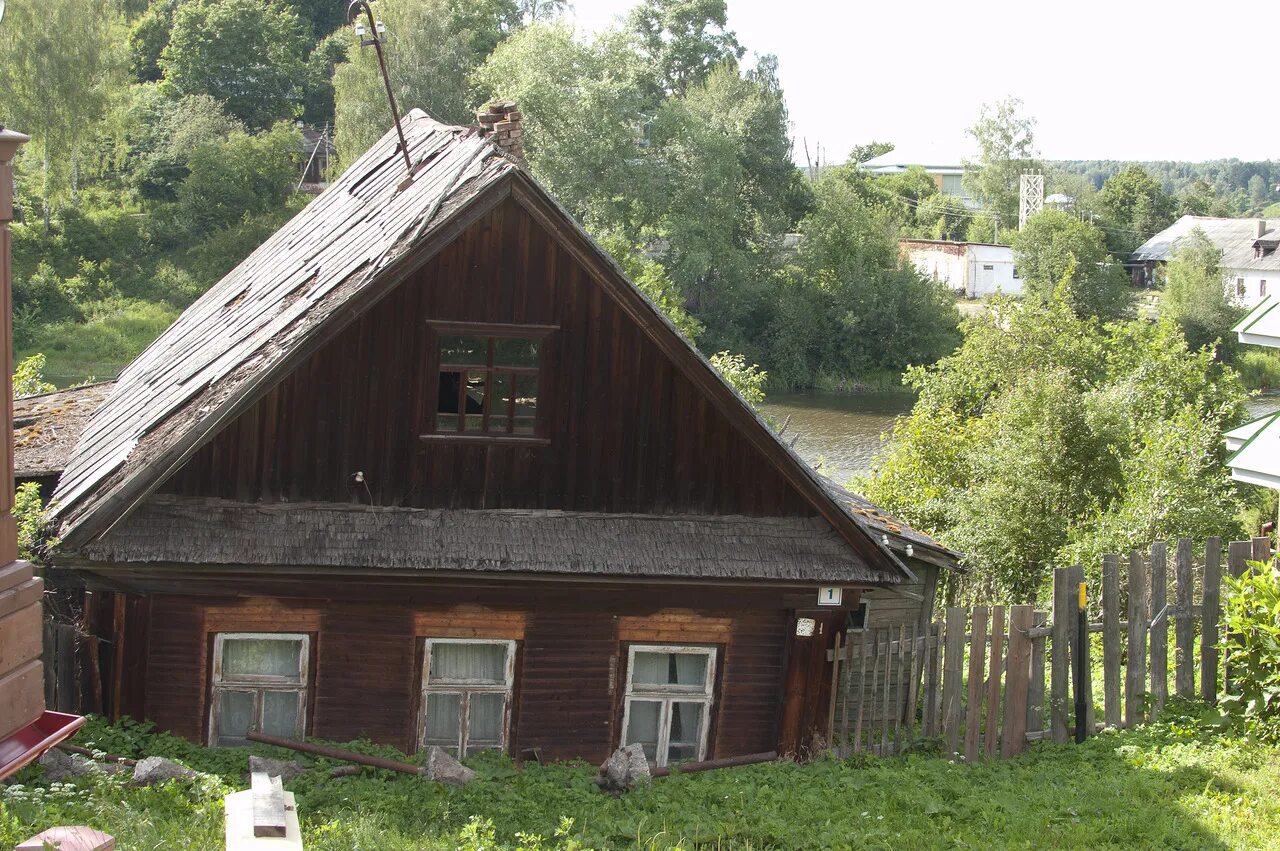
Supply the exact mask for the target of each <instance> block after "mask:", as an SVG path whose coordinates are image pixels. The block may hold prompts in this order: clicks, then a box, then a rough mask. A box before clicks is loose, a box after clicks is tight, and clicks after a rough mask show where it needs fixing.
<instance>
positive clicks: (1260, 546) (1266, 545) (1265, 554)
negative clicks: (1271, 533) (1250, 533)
mask: <svg viewBox="0 0 1280 851" xmlns="http://www.w3.org/2000/svg"><path fill="white" fill-rule="evenodd" d="M1250 544H1251V545H1252V550H1253V554H1252V555H1251V556H1250V558H1252V559H1253V560H1254V561H1270V560H1271V539H1270V538H1267V537H1261V538H1254V539H1253V540H1252V541H1250Z"/></svg>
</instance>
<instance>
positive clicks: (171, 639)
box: [122, 587, 790, 762]
mask: <svg viewBox="0 0 1280 851" xmlns="http://www.w3.org/2000/svg"><path fill="white" fill-rule="evenodd" d="M496 590H497V593H494V594H491V595H490V596H492V597H494V598H495V599H494V602H493V605H492V606H491V607H489V608H488V609H487V611H486V612H479V611H478V610H477V607H476V606H475V605H474V603H471V602H469V601H470V600H474V599H475V595H476V594H477V593H478V592H477V590H476V589H472V590H470V591H467V590H464V589H460V588H442V587H436V588H434V589H431V590H430V591H427V589H420V590H418V591H417V592H413V591H408V592H403V593H401V595H400V598H401V600H400V602H399V603H391V602H389V601H387V600H383V599H375V598H374V597H373V596H370V595H367V594H365V595H362V594H360V593H358V592H354V591H349V592H348V593H346V594H336V595H335V596H334V597H331V598H326V599H307V598H301V597H297V598H273V597H269V596H261V595H257V596H254V597H247V598H239V599H237V598H227V597H221V596H214V597H191V596H176V595H169V594H152V595H150V596H149V597H147V598H137V599H141V600H145V601H147V602H148V609H149V611H148V613H147V618H146V621H147V623H148V625H149V628H148V629H147V631H146V635H145V637H144V638H145V640H137V641H131V642H130V644H129V646H127V647H125V648H123V650H122V653H123V658H124V659H125V660H126V662H127V663H134V662H135V661H140V662H142V663H143V664H144V665H145V667H146V670H147V674H148V677H147V683H146V688H145V713H144V714H145V717H146V718H147V719H148V720H151V721H154V722H155V723H156V724H157V726H158V727H160V728H161V729H164V730H168V731H170V732H173V733H176V734H178V735H181V736H185V737H187V738H190V739H192V740H195V741H201V742H203V741H204V740H205V737H206V735H207V725H208V717H209V686H210V670H209V665H210V655H209V654H210V648H211V646H212V640H213V636H214V634H216V633H218V632H241V631H244V632H248V631H264V632H305V633H308V634H309V635H311V637H312V648H313V651H312V660H311V664H312V678H311V683H312V685H311V693H310V697H309V709H308V724H307V727H308V729H307V732H308V734H309V735H311V736H315V737H318V738H324V739H333V740H337V741H346V740H351V739H355V738H369V739H372V740H373V741H376V742H379V743H382V744H389V745H393V746H395V747H397V748H400V749H403V750H412V749H413V748H414V746H415V744H416V739H417V733H418V724H419V712H420V693H421V686H422V680H421V675H422V664H423V658H422V647H423V641H424V639H426V638H433V637H436V638H438V637H443V636H445V635H447V634H450V633H452V634H453V635H454V636H457V635H458V632H457V624H456V623H455V622H457V621H465V622H466V624H467V625H466V627H465V629H466V635H465V636H463V637H476V638H507V637H514V638H516V640H517V657H516V678H515V683H514V690H513V712H512V718H511V728H510V730H511V736H510V745H509V750H510V752H511V753H512V754H513V755H515V754H517V753H518V752H519V751H520V750H523V749H527V748H537V749H538V750H539V751H540V752H541V755H542V757H543V758H544V759H574V758H583V759H587V760H591V761H596V762H598V761H601V760H603V759H604V758H605V757H607V756H608V754H609V753H610V752H611V750H612V749H613V748H614V747H616V746H617V744H618V742H619V739H620V736H621V730H620V729H619V725H620V723H621V718H622V710H623V702H624V692H625V679H624V677H625V664H626V648H627V645H628V644H629V643H645V644H651V643H678V644H689V643H695V644H708V645H711V646H714V647H716V648H717V650H718V651H719V660H720V661H719V663H718V665H717V667H718V669H719V673H718V677H717V679H718V683H717V691H716V697H715V705H714V710H713V713H712V722H711V723H712V726H711V738H710V739H709V740H708V742H709V750H710V754H709V755H710V756H712V757H718V756H733V755H737V754H742V753H756V752H759V751H763V750H769V749H770V748H773V747H774V746H775V744H776V742H777V735H778V703H779V696H780V694H781V689H782V679H783V668H784V655H785V650H784V647H785V644H786V634H787V626H788V624H789V623H790V621H789V620H788V617H789V616H788V613H787V611H786V610H784V609H782V608H765V609H763V610H753V609H750V608H743V607H740V605H733V607H731V608H724V607H715V608H695V609H680V610H673V609H671V608H670V607H669V604H670V603H671V602H673V601H674V599H673V597H672V596H671V595H670V594H669V593H667V594H657V593H655V592H644V591H641V592H638V593H632V594H631V595H619V594H618V593H617V592H616V591H615V590H612V589H608V590H606V589H600V590H599V591H579V592H576V593H575V594H573V595H564V594H533V595H525V597H526V599H525V601H524V602H520V601H518V600H517V597H519V596H521V595H518V594H513V593H503V592H502V589H496ZM686 596H687V597H691V598H692V599H690V600H686V602H695V603H702V604H705V603H706V602H707V600H706V597H707V594H706V592H694V593H693V594H690V595H686ZM628 597H629V598H630V599H628ZM760 602H763V598H761V600H760ZM780 603H781V600H778V604H780ZM670 612H677V614H668V613H670ZM482 615H487V622H488V623H489V624H490V625H491V628H488V629H486V628H485V623H486V619H483V618H482ZM264 618H269V619H270V620H269V622H267V621H266V620H264ZM646 620H650V624H649V626H648V627H647V628H646V626H645V621H646ZM677 622H678V624H679V630H680V634H679V635H675V634H673V633H672V629H673V628H675V626H674V625H675V624H676V623H677ZM513 630H516V631H513ZM694 639H711V640H694Z"/></svg>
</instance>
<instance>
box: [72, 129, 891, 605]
mask: <svg viewBox="0 0 1280 851" xmlns="http://www.w3.org/2000/svg"><path fill="white" fill-rule="evenodd" d="M402 123H403V125H404V132H405V136H406V138H407V140H408V145H409V152H410V158H411V160H412V161H413V162H414V163H415V166H414V170H413V174H414V177H413V180H412V181H405V180H404V165H403V159H402V158H401V156H400V155H399V153H398V147H397V141H396V135H395V133H394V132H389V133H388V134H387V135H386V136H384V137H383V138H382V139H381V140H380V141H379V142H377V143H376V144H375V145H374V146H373V147H371V148H370V149H369V151H368V152H366V153H365V155H364V156H362V157H360V158H359V159H358V160H357V161H356V162H355V163H354V164H353V165H352V166H351V167H350V168H349V169H348V170H347V172H346V173H345V174H343V175H342V177H341V178H339V179H338V180H337V181H335V182H334V183H332V184H331V185H330V186H329V188H328V189H327V190H326V191H325V192H324V193H323V194H321V195H320V196H318V197H317V198H316V199H315V200H314V201H312V202H311V204H309V205H308V206H307V207H306V208H305V209H304V210H303V211H302V212H301V213H299V214H298V215H297V216H296V217H295V218H294V219H293V220H292V221H290V222H289V223H288V224H286V225H285V226H284V227H283V228H282V229H281V230H280V231H278V232H277V233H276V234H275V235H273V236H272V237H271V238H270V239H268V240H267V241H266V242H264V243H263V244H262V246H261V247H259V248H258V249H257V250H256V251H255V252H253V254H251V255H250V256H249V257H248V258H247V259H246V260H245V261H244V262H243V263H241V264H240V265H239V266H238V267H236V268H235V269H234V270H232V271H231V272H230V273H229V274H228V275H227V276H226V277H225V278H223V279H222V281H220V282H219V283H218V284H216V285H215V286H214V287H213V288H212V289H211V290H209V291H208V292H207V293H206V294H205V295H204V296H202V297H201V298H200V299H199V300H197V301H196V302H195V304H193V305H192V306H191V307H190V308H188V309H187V311H186V312H184V313H183V315H182V316H181V317H179V318H178V320H177V321H176V322H175V323H174V324H173V325H172V326H171V327H170V328H169V329H168V330H167V331H165V332H164V333H163V334H162V335H161V336H160V337H159V338H158V339H157V340H156V341H155V342H154V343H153V344H152V345H151V346H150V347H148V348H147V350H146V351H144V352H143V353H142V355H140V356H139V357H138V359H137V360H136V361H134V363H132V364H130V365H129V366H128V367H127V368H126V369H125V370H124V371H123V372H122V373H121V375H120V377H119V379H118V380H117V383H116V386H115V388H114V390H113V391H112V393H111V395H110V397H109V398H108V399H107V401H106V403H104V404H103V405H102V406H101V407H100V408H99V409H98V410H97V411H96V412H95V414H94V415H93V418H92V420H91V421H90V423H89V425H88V427H87V428H86V429H85V431H84V433H83V435H82V436H81V438H80V441H79V443H78V444H77V446H76V449H75V452H74V453H73V455H72V457H71V459H70V462H69V463H68V465H67V467H66V469H65V471H64V472H63V475H62V479H61V481H60V484H59V486H58V489H57V491H56V492H55V495H54V505H53V508H52V510H53V512H54V518H55V519H56V521H57V522H58V524H59V533H60V535H61V539H62V544H61V548H62V550H63V552H64V553H67V554H71V553H74V552H76V551H80V552H81V553H84V552H86V544H88V543H89V542H90V541H92V540H93V539H97V538H101V537H102V536H103V535H104V534H107V533H108V532H109V531H110V530H111V529H113V528H114V527H115V526H116V524H118V523H119V522H120V521H121V519H122V518H124V517H125V516H127V515H128V514H129V513H130V512H132V511H134V509H136V508H138V507H139V506H140V505H142V503H143V501H144V500H146V499H147V498H148V496H149V495H150V494H152V493H153V492H154V490H155V489H156V488H157V487H158V486H159V485H160V484H161V483H162V482H163V481H164V480H165V479H166V478H168V476H169V475H171V474H172V473H173V472H174V471H176V470H177V469H178V468H179V467H180V466H181V465H182V464H183V463H184V462H185V461H186V460H187V459H188V458H189V457H190V456H191V454H192V453H194V452H195V451H196V450H197V449H198V448H199V447H200V446H202V445H204V443H206V442H207V441H208V440H209V439H210V438H212V436H213V435H214V434H216V433H217V432H218V431H219V430H220V429H221V428H222V427H223V426H224V425H225V424H227V423H228V422H230V421H231V419H233V418H234V417H235V416H237V415H239V414H240V413H241V412H243V411H244V410H246V409H247V408H248V407H249V406H250V405H251V404H253V403H254V402H255V401H257V399H259V398H261V397H262V395H263V394H265V393H266V392H267V391H269V390H270V389H271V388H272V387H273V386H275V385H276V384H277V383H278V382H279V381H280V380H281V379H282V378H284V377H285V376H286V375H288V374H289V373H290V372H291V371H292V370H293V369H294V368H295V367H296V366H297V365H298V364H299V363H300V362H301V361H302V360H303V359H304V358H305V357H307V356H309V355H310V354H311V353H312V352H314V351H316V350H317V349H318V348H319V347H320V346H321V345H323V344H324V343H325V342H326V341H327V340H329V339H332V338H333V336H334V335H335V334H337V333H338V332H339V331H340V330H341V329H342V328H344V327H345V326H347V325H348V324H349V323H350V322H351V321H353V320H354V319H355V318H356V317H358V316H360V315H361V314H362V313H363V312H364V311H366V310H367V309H368V308H369V307H371V306H372V305H373V304H374V303H376V301H377V300H378V299H379V298H380V297H381V296H382V295H385V294H386V293H388V292H390V291H391V290H392V289H394V287H395V286H396V285H398V284H399V283H400V282H401V281H403V280H404V279H405V278H406V277H407V276H408V275H409V274H411V273H412V272H413V271H414V270H415V269H417V268H418V267H419V266H420V265H421V264H422V263H424V262H426V260H427V259H429V258H430V257H431V256H433V255H434V254H435V253H436V252H438V251H439V250H440V249H441V248H443V247H444V246H445V245H448V244H449V243H450V242H452V241H453V240H454V239H455V238H456V237H457V236H458V234H460V233H461V232H462V231H463V230H465V229H466V228H467V227H468V226H469V225H471V224H472V223H473V222H475V221H476V220H478V219H479V218H480V217H481V216H483V215H484V214H485V213H486V212H488V211H489V210H491V209H493V208H494V207H495V206H496V205H497V204H499V203H501V202H503V201H505V200H506V199H507V198H511V199H514V200H515V201H516V202H517V203H519V204H521V205H522V206H523V207H524V208H525V209H526V210H527V211H528V212H529V213H530V214H531V215H532V216H533V217H534V219H535V220H537V221H539V222H541V223H542V224H543V225H544V226H545V227H546V228H547V229H548V232H550V233H553V234H554V235H555V237H556V238H557V239H558V240H559V241H560V242H561V245H562V246H564V247H565V248H566V249H567V250H568V251H569V252H570V253H571V254H573V256H574V257H575V258H576V259H578V260H579V261H580V262H582V263H583V264H584V265H585V266H586V268H587V269H588V270H589V271H591V272H592V273H593V276H594V277H596V278H597V279H598V281H599V283H600V285H601V286H602V287H603V288H605V290H606V291H607V292H608V293H609V294H610V295H611V296H612V297H613V298H615V299H617V301H618V303H619V305H620V306H621V307H622V308H623V310H624V311H625V312H626V313H627V314H628V315H629V316H630V317H631V318H632V319H633V320H634V321H636V322H637V324H638V325H639V326H640V327H641V328H643V329H644V330H645V332H646V333H647V334H649V335H650V336H651V337H652V338H653V339H654V340H655V341H656V342H657V343H658V344H659V346H661V347H662V348H663V350H664V351H665V352H666V353H667V355H668V356H669V357H671V358H672V360H673V362H674V363H675V364H676V365H677V366H678V367H679V368H680V369H681V371H682V372H683V373H684V374H685V375H686V376H687V377H689V378H690V379H691V380H692V381H693V383H694V385H695V386H696V387H698V388H699V390H700V391H701V392H702V393H704V394H705V395H706V396H707V398H708V399H709V401H711V402H712V404H714V405H715V406H716V408H718V409H719V410H720V411H721V413H723V414H724V415H725V416H727V417H728V418H729V419H730V421H731V422H733V423H734V424H735V425H736V426H737V427H738V428H739V429H740V430H741V432H742V433H743V434H744V435H745V436H746V437H747V438H748V439H749V440H750V441H751V442H752V444H753V445H755V446H756V447H757V448H759V449H760V450H761V451H762V452H764V453H765V455H766V457H768V458H769V459H770V460H771V461H772V463H773V464H775V465H776V466H777V468H778V469H779V470H780V471H781V472H782V473H783V475H784V477H785V478H786V479H787V480H788V482H790V484H791V485H792V486H794V487H795V488H796V489H797V490H798V491H799V492H800V493H801V494H802V495H803V496H804V497H805V498H806V499H807V500H808V501H809V502H810V503H811V504H812V505H813V507H814V509H815V512H816V513H817V514H818V515H819V516H820V517H821V518H822V520H823V521H824V522H825V524H826V528H828V529H834V531H835V533H836V534H837V536H838V537H839V538H840V539H842V540H843V542H844V545H847V547H848V550H847V551H846V552H847V557H848V559H849V560H851V561H853V562H857V563H858V564H860V565H861V567H860V568H859V570H863V571H865V575H866V576H867V577H868V579H867V580H866V581H876V582H881V583H890V584H891V583H897V582H900V581H902V580H903V579H904V578H905V579H913V578H914V574H913V573H912V572H911V570H910V569H909V568H908V567H907V566H906V565H905V564H904V563H903V561H902V560H901V559H900V558H899V557H898V556H897V555H895V554H894V552H893V551H892V549H891V548H890V547H889V546H888V545H886V544H884V543H882V540H881V538H882V536H881V535H880V534H877V533H876V532H875V530H874V529H872V528H870V525H869V524H868V523H866V522H864V521H865V518H862V517H860V516H859V515H858V514H857V513H856V512H852V511H850V510H849V508H848V506H847V505H846V504H844V503H843V502H842V501H841V500H839V499H836V498H835V497H834V494H832V493H831V492H830V491H828V490H827V488H826V487H825V485H824V483H823V481H822V479H821V477H820V476H818V475H817V474H816V473H815V472H814V471H813V470H812V469H811V468H809V466H808V465H807V464H806V463H805V462H804V461H803V460H801V459H800V457H799V456H798V455H796V454H795V453H794V451H793V450H791V449H790V448H789V447H787V446H786V445H785V444H784V443H783V442H782V441H781V440H780V439H779V438H778V437H777V435H775V434H774V433H773V431H772V430H771V429H770V428H769V427H768V426H767V425H766V424H765V423H764V421H763V420H762V419H761V418H760V417H759V416H758V415H757V414H756V413H755V412H754V411H753V410H752V409H751V408H750V406H749V405H747V404H746V403H745V402H744V401H743V400H742V399H741V397H740V396H738V395H737V393H736V392H735V391H734V390H733V388H732V387H730V386H729V385H728V384H727V383H726V382H725V381H724V379H723V378H722V377H721V376H720V375H719V373H717V372H716V371H715V369H714V368H713V367H712V366H711V365H710V364H709V363H708V362H707V360H706V359H705V358H704V357H702V355H701V354H700V353H699V352H698V351H697V349H695V348H694V347H693V345H692V344H691V343H690V342H689V341H688V340H686V339H685V338H684V337H683V336H682V335H681V334H680V333H679V332H678V331H677V330H676V329H675V327H674V325H672V324H671V322H670V320H669V319H668V318H667V317H666V316H665V314H663V313H662V311H661V310H659V309H658V308H657V307H656V306H654V304H653V303H652V302H651V301H649V300H648V299H647V298H646V297H645V296H644V295H643V293H641V292H640V290H639V289H637V288H636V287H635V285H634V284H632V283H631V282H630V280H628V279H627V277H626V275H625V273H623V271H622V270H621V269H620V268H619V266H618V265H617V263H616V262H614V260H613V259H612V258H611V257H610V256H609V255H608V253H607V252H605V251H604V250H603V249H601V248H600V247H599V245H597V244H596V243H595V242H594V241H593V240H592V239H591V237H590V236H589V235H588V234H587V233H586V231H585V230H583V229H582V227H581V226H580V225H578V223H577V222H576V221H574V220H573V218H572V216H570V215H569V213H567V212H566V211H565V210H564V209H563V208H562V207H561V206H559V204H558V203H557V202H556V201H555V199H554V198H552V197H551V196H550V195H549V194H548V193H547V192H546V191H545V190H544V189H543V188H542V187H541V186H540V185H538V183H537V182H536V181H535V180H533V178H532V177H531V176H529V174H528V173H527V172H526V171H524V170H523V169H522V168H521V167H520V166H519V165H517V164H516V163H515V162H513V161H512V160H509V159H507V158H505V157H504V155H503V154H501V153H500V152H499V151H498V150H497V148H496V147H495V146H494V145H493V143H492V142H490V141H489V140H488V139H487V138H485V137H483V136H481V135H479V133H478V132H477V131H476V130H475V129H474V128H463V127H451V126H446V125H442V124H439V123H438V122H436V121H434V120H433V119H431V118H429V117H428V116H427V115H425V114H424V113H422V112H420V111H417V110H415V111H413V112H411V113H409V115H408V116H407V118H406V119H405V120H404V121H403V122H402ZM850 569H852V568H850ZM843 572H845V573H847V572H848V571H847V570H846V571H843ZM840 573H841V571H835V572H832V573H831V574H830V578H833V579H834V578H836V576H837V575H839V574H840ZM871 577H874V579H872V578H871Z"/></svg>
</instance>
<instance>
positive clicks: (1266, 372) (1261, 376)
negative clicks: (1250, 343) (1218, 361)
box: [1232, 347, 1280, 390]
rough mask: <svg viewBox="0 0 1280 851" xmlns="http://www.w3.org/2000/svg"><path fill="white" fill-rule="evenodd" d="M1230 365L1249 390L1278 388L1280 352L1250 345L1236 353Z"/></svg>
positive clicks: (1279, 382) (1279, 383)
mask: <svg viewBox="0 0 1280 851" xmlns="http://www.w3.org/2000/svg"><path fill="white" fill-rule="evenodd" d="M1232 366H1234V367H1235V368H1236V371H1237V372H1239V373H1240V381H1241V382H1242V383H1243V384H1244V386H1245V387H1247V388H1248V389H1250V390H1276V389H1280V352H1277V351H1275V350H1274V349H1261V348H1256V347H1251V348H1248V349H1245V350H1244V351H1242V352H1240V353H1239V354H1238V355H1236V357H1235V359H1234V361H1233V362H1232Z"/></svg>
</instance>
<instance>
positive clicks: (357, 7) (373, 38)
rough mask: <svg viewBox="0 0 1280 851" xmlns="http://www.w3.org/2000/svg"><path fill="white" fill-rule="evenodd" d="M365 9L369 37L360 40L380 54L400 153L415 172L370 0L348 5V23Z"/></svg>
mask: <svg viewBox="0 0 1280 851" xmlns="http://www.w3.org/2000/svg"><path fill="white" fill-rule="evenodd" d="M361 11H363V12H364V14H365V17H366V18H368V19H369V37H368V38H364V39H361V40H360V46H361V47H368V46H369V45H371V44H372V45H373V49H374V51H375V52H377V54H378V68H379V69H380V70H381V71H382V84H383V85H384V86H386V88H387V101H388V102H390V104H391V120H392V121H394V122H395V123H396V135H397V136H399V137H400V153H402V154H404V167H405V168H406V169H408V170H409V173H410V174H412V173H413V162H412V161H411V160H410V159H409V143H408V142H406V141H405V138H404V130H403V129H401V127H400V109H399V108H398V107H397V106H396V95H395V92H393V91H391V75H390V74H388V73H387V58H386V57H385V56H384V55H383V54H382V39H381V38H379V37H378V22H377V21H375V20H374V19H373V9H371V8H369V3H368V0H351V4H350V5H349V6H347V23H354V22H355V19H356V17H357V16H358V15H359V14H360V12H361Z"/></svg>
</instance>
